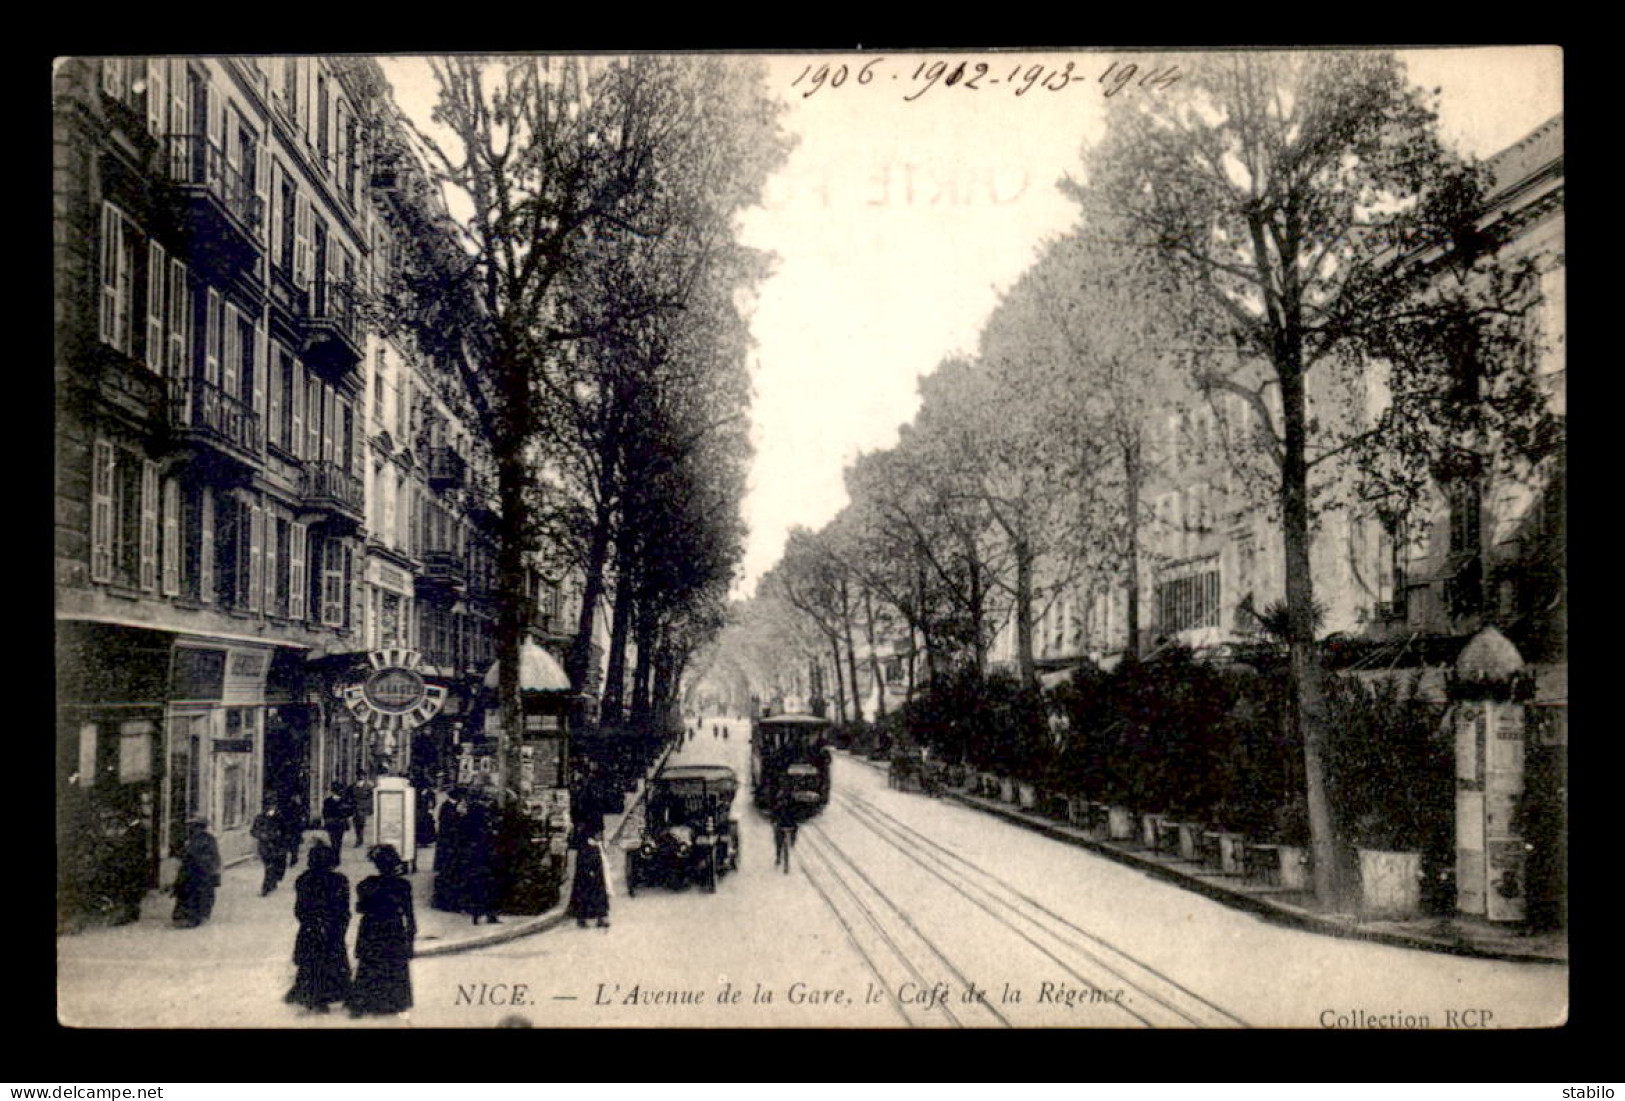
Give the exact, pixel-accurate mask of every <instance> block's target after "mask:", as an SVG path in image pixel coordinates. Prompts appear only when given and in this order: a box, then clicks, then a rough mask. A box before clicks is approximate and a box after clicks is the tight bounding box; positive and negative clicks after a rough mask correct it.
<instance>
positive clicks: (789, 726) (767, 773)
mask: <svg viewBox="0 0 1625 1101" xmlns="http://www.w3.org/2000/svg"><path fill="white" fill-rule="evenodd" d="M829 760H830V752H829V720H828V719H824V718H820V717H819V716H817V715H800V714H777V715H764V716H762V717H761V718H758V719H755V720H754V721H753V722H752V723H751V729H750V782H751V789H752V793H753V794H754V796H755V799H756V805H757V806H758V807H760V808H762V809H764V810H768V809H771V808H773V807H776V806H779V805H780V804H781V803H782V802H788V803H789V804H790V805H791V806H793V807H795V808H796V810H797V812H798V813H799V815H800V816H801V817H805V818H810V817H812V816H813V815H815V814H817V813H818V812H819V811H820V810H822V809H823V808H824V806H825V805H826V804H827V803H828V802H829Z"/></svg>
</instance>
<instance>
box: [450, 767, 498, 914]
mask: <svg viewBox="0 0 1625 1101" xmlns="http://www.w3.org/2000/svg"><path fill="white" fill-rule="evenodd" d="M463 838H464V846H463V850H462V861H461V864H460V866H461V868H462V873H463V878H462V884H463V906H464V908H465V909H467V911H468V913H469V915H470V916H471V917H472V918H473V919H474V921H473V924H475V925H478V924H479V923H480V919H481V918H484V919H485V920H486V921H488V922H489V923H491V924H492V925H500V924H501V923H502V922H501V919H500V918H498V917H497V903H498V898H497V890H498V888H497V866H496V846H497V821H496V815H495V814H494V813H493V812H492V809H491V804H490V803H489V802H488V801H487V800H486V799H484V798H479V799H475V800H473V801H472V802H471V803H470V805H469V808H468V813H467V814H466V815H464V816H463Z"/></svg>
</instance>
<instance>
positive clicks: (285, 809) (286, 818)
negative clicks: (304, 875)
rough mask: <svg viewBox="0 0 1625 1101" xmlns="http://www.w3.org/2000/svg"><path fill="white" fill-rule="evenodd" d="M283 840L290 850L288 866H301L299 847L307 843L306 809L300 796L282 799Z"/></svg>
mask: <svg viewBox="0 0 1625 1101" xmlns="http://www.w3.org/2000/svg"><path fill="white" fill-rule="evenodd" d="M282 841H283V844H284V845H285V846H286V847H287V851H288V867H290V868H297V867H298V866H299V847H300V846H301V845H303V844H304V843H305V809H304V807H303V806H301V805H300V800H299V798H298V796H296V795H292V794H289V795H288V796H287V797H286V798H284V799H283V800H282Z"/></svg>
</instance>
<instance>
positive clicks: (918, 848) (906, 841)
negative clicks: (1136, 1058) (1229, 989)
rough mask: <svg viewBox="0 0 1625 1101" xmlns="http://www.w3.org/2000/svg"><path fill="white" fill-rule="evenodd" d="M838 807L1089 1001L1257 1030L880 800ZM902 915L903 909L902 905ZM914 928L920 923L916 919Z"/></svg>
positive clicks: (1144, 1017) (1177, 1023) (1139, 1013)
mask: <svg viewBox="0 0 1625 1101" xmlns="http://www.w3.org/2000/svg"><path fill="white" fill-rule="evenodd" d="M832 805H835V806H838V807H839V808H840V809H841V810H842V811H843V812H844V813H845V814H846V815H847V816H849V820H851V821H853V822H855V823H856V824H858V825H859V826H860V827H861V828H863V829H865V830H866V831H868V833H870V834H871V835H873V836H875V837H877V838H878V839H880V840H881V841H882V842H884V843H885V844H887V845H889V846H890V847H891V848H892V849H894V850H896V851H897V852H899V853H900V854H901V855H902V856H904V857H905V858H907V859H908V860H909V861H911V862H912V863H913V864H914V865H916V866H917V867H919V868H920V869H922V870H923V871H925V872H926V873H928V874H930V875H931V876H932V877H934V878H935V879H937V880H939V881H940V882H942V883H944V884H945V885H946V886H947V887H948V888H949V889H950V890H952V891H953V892H954V893H955V894H957V895H959V896H960V897H961V898H963V899H964V900H966V901H967V902H968V903H970V904H971V905H973V906H974V907H976V908H977V909H979V910H981V911H982V912H983V913H985V914H986V915H987V916H988V917H989V918H991V919H992V920H993V921H995V922H996V923H997V924H998V925H1000V926H1001V927H1003V928H1004V929H1006V930H1008V931H1009V932H1010V933H1011V934H1013V935H1014V936H1015V937H1017V938H1018V939H1019V940H1021V941H1023V942H1024V943H1026V944H1027V945H1028V946H1029V947H1031V948H1032V949H1034V950H1035V951H1036V952H1038V953H1039V954H1040V955H1041V956H1043V957H1044V958H1045V959H1046V960H1047V961H1048V966H1051V967H1053V968H1055V969H1056V972H1057V974H1064V975H1065V976H1067V978H1069V979H1070V980H1071V981H1072V982H1074V983H1076V984H1078V989H1079V991H1080V992H1081V993H1080V994H1079V995H1078V996H1079V997H1080V998H1081V999H1082V1000H1083V1001H1085V1002H1088V1003H1090V1004H1091V1005H1099V1006H1101V1007H1102V1008H1104V1009H1107V1010H1109V1011H1116V1012H1119V1013H1121V1014H1122V1015H1123V1016H1125V1017H1126V1018H1128V1019H1129V1020H1130V1021H1132V1022H1133V1023H1134V1024H1137V1025H1139V1026H1142V1027H1149V1028H1245V1027H1249V1026H1248V1023H1247V1022H1246V1021H1245V1020H1243V1019H1242V1018H1240V1017H1238V1016H1237V1015H1236V1014H1234V1013H1232V1012H1230V1011H1229V1010H1226V1009H1224V1008H1223V1007H1222V1006H1220V1005H1218V1004H1217V1003H1215V1002H1213V1001H1211V1000H1210V999H1208V998H1206V997H1204V996H1202V995H1201V994H1198V993H1196V992H1195V991H1193V990H1191V989H1190V988H1189V987H1187V986H1185V985H1183V984H1182V983H1180V982H1179V981H1178V980H1176V979H1174V978H1173V977H1171V976H1169V975H1167V974H1165V973H1164V972H1162V971H1160V970H1158V969H1157V968H1156V967H1154V966H1152V965H1151V964H1149V963H1147V962H1146V961H1144V960H1142V959H1139V958H1138V957H1136V956H1134V955H1133V954H1131V953H1129V952H1127V951H1125V950H1123V949H1122V948H1120V947H1118V946H1117V945H1115V944H1112V943H1111V942H1110V941H1108V940H1106V939H1105V938H1103V937H1101V936H1099V935H1097V934H1095V933H1093V932H1092V931H1090V930H1088V929H1085V928H1083V927H1082V926H1080V925H1078V924H1076V923H1075V922H1073V921H1071V920H1069V919H1068V918H1066V917H1064V916H1063V915H1061V914H1058V913H1056V912H1055V911H1054V910H1051V909H1050V908H1048V907H1046V906H1044V905H1043V904H1042V903H1040V902H1039V901H1038V900H1036V899H1034V898H1032V897H1031V896H1030V895H1028V894H1026V893H1024V892H1023V891H1022V890H1021V889H1020V888H1018V887H1017V886H1016V885H1015V884H1013V883H1011V882H1010V881H1008V880H1007V879H1004V878H1003V877H1001V876H999V875H997V874H996V873H994V872H991V871H989V870H988V869H986V868H984V867H982V866H981V865H979V864H977V863H975V862H974V861H972V860H970V859H968V858H966V857H964V856H962V855H960V854H959V853H957V852H955V851H954V850H952V849H951V848H948V847H947V846H944V845H942V844H940V843H939V842H937V841H936V840H935V839H933V838H931V837H928V836H927V835H925V834H923V833H921V832H920V831H919V830H917V829H915V828H914V827H912V826H910V825H909V824H908V823H906V822H904V821H903V820H902V819H900V818H898V817H897V816H896V815H893V814H891V813H890V812H888V811H886V810H885V809H884V808H882V807H880V806H878V805H877V804H876V803H875V802H874V801H873V800H871V799H869V798H866V797H865V796H862V795H858V794H855V793H852V792H850V791H842V792H837V793H835V800H834V802H833V803H832ZM818 833H819V834H820V835H822V840H823V841H824V842H826V843H828V844H831V845H833V844H834V843H833V842H832V841H830V839H829V838H828V833H827V831H826V830H824V829H823V828H822V827H819V828H818ZM865 878H867V877H865ZM874 890H876V891H878V890H879V888H878V887H876V888H874ZM898 913H900V914H901V913H902V911H901V910H900V909H898ZM905 918H906V915H905ZM909 925H910V926H912V925H913V922H912V921H909ZM921 936H922V937H923V934H921ZM987 1008H989V1009H990V1010H991V1009H992V1007H991V1006H988V1007H987ZM1003 1023H1005V1024H1008V1023H1009V1022H1008V1021H1004V1022H1003Z"/></svg>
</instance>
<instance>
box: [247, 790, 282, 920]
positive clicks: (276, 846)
mask: <svg viewBox="0 0 1625 1101" xmlns="http://www.w3.org/2000/svg"><path fill="white" fill-rule="evenodd" d="M248 833H249V836H251V837H253V838H254V841H255V842H256V843H257V845H258V848H259V855H260V860H261V862H262V863H264V865H265V878H264V879H263V880H261V881H260V897H261V898H264V897H265V896H266V895H268V894H270V893H271V892H272V891H274V890H276V889H277V884H279V883H281V882H282V875H283V873H284V872H285V871H286V870H287V864H288V832H287V830H286V828H285V827H284V824H283V821H282V811H281V810H280V809H279V808H278V807H277V806H276V804H275V803H273V804H271V805H270V806H268V807H266V808H265V809H264V810H262V811H260V813H259V814H258V815H257V816H256V817H255V818H254V824H253V825H252V826H250V827H249V828H248Z"/></svg>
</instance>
